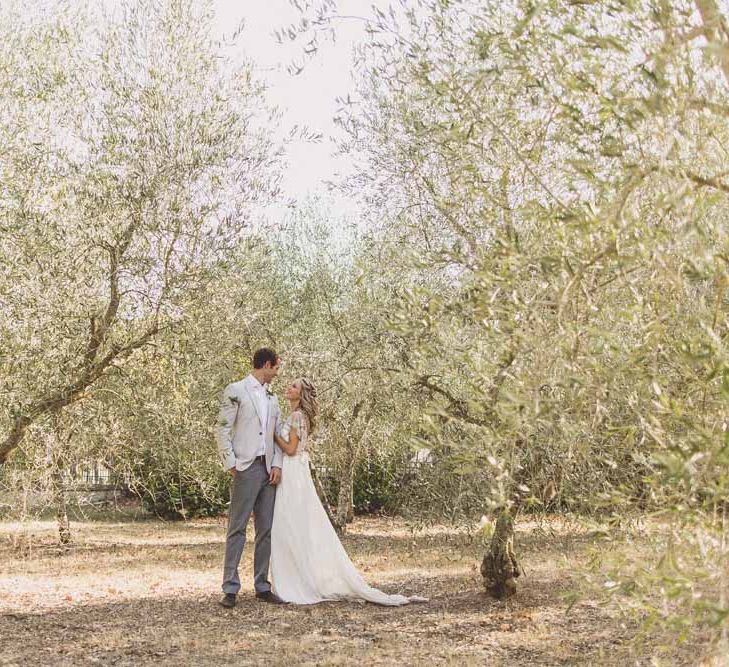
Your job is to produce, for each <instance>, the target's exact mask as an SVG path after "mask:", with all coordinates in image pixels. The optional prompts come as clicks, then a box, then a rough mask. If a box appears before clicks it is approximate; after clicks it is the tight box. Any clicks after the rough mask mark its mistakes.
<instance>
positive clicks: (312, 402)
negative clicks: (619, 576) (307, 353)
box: [271, 378, 427, 606]
mask: <svg viewBox="0 0 729 667" xmlns="http://www.w3.org/2000/svg"><path fill="white" fill-rule="evenodd" d="M284 396H285V397H286V398H287V399H288V401H289V404H290V406H291V415H290V416H289V418H288V419H287V420H286V423H285V424H284V425H283V427H282V429H281V434H280V435H277V436H276V443H277V444H278V446H279V447H280V448H281V449H282V450H283V451H284V453H285V454H286V456H284V460H283V468H282V471H281V483H280V484H279V486H278V489H277V490H276V504H275V505H274V510H273V527H272V528H271V579H272V584H273V591H274V593H275V594H276V595H277V596H278V597H280V598H281V599H282V600H285V601H287V602H294V603H296V604H315V603H317V602H323V601H325V600H338V599H342V598H359V599H363V600H368V601H369V602H374V603H376V604H382V605H389V606H397V605H403V604H408V603H409V602H426V601H427V600H426V599H425V598H420V597H405V596H404V595H388V594H386V593H383V592H382V591H379V590H377V589H376V588H372V587H371V586H368V585H367V583H366V582H365V580H364V579H363V578H362V575H360V573H359V572H358V571H357V569H356V568H355V566H354V565H353V564H352V561H351V560H350V559H349V556H347V552H346V551H345V550H344V547H342V543H341V542H340V541H339V538H338V537H337V534H336V533H335V532H334V528H332V525H331V523H329V518H328V517H327V514H326V512H325V511H324V507H322V504H321V502H320V501H319V496H318V495H317V493H316V489H315V488H314V483H313V481H312V479H311V472H310V471H309V452H308V438H309V435H310V434H311V433H313V432H314V430H315V429H316V426H317V416H318V404H317V400H316V389H315V388H314V385H313V384H312V383H311V382H310V381H309V380H307V379H306V378H300V379H298V380H295V381H294V382H293V383H292V384H291V386H290V387H289V388H288V389H287V390H286V393H285V394H284Z"/></svg>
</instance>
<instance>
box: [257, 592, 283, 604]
mask: <svg viewBox="0 0 729 667" xmlns="http://www.w3.org/2000/svg"><path fill="white" fill-rule="evenodd" d="M256 597H257V598H258V599H259V600H263V601H264V602H270V603H271V604H288V602H286V601H285V600H282V599H281V598H280V597H279V596H278V595H276V594H275V593H274V592H273V591H265V592H264V593H256Z"/></svg>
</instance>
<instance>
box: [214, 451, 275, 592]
mask: <svg viewBox="0 0 729 667" xmlns="http://www.w3.org/2000/svg"><path fill="white" fill-rule="evenodd" d="M275 500H276V487H275V486H271V485H270V484H269V483H268V472H267V471H266V465H265V463H261V462H260V461H254V462H253V463H252V464H251V466H250V467H249V468H246V469H245V470H236V472H235V476H234V477H233V483H232V485H231V489H230V511H229V514H228V536H227V538H226V541H225V564H224V565H223V592H224V593H238V591H239V590H240V577H239V576H238V564H239V563H240V557H241V555H242V554H243V547H244V546H245V543H246V526H247V525H248V519H249V518H250V516H251V512H253V520H254V525H255V528H256V548H255V551H254V555H253V572H254V580H253V582H254V586H255V588H256V592H257V593H264V592H265V591H270V590H271V584H270V583H269V582H268V563H269V561H270V559H271V524H272V523H273V504H274V501H275Z"/></svg>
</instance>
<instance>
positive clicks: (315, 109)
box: [214, 0, 389, 209]
mask: <svg viewBox="0 0 729 667" xmlns="http://www.w3.org/2000/svg"><path fill="white" fill-rule="evenodd" d="M338 5H339V13H340V14H342V15H349V16H363V17H365V16H366V17H369V16H371V14H372V6H373V5H376V6H378V7H380V8H382V9H385V8H387V6H388V5H389V0H374V1H373V0H339V3H338ZM214 7H215V10H216V15H217V19H216V20H217V24H218V29H219V31H220V34H221V35H224V36H228V37H230V36H231V35H232V34H233V32H234V31H235V30H236V28H237V27H238V25H239V24H240V22H241V21H242V20H244V21H245V26H246V27H245V29H244V31H243V33H242V35H241V37H240V38H239V42H240V46H241V48H242V49H243V50H244V52H245V54H246V56H247V57H249V58H250V59H252V60H253V61H254V62H255V64H256V69H257V72H258V74H259V77H260V78H262V79H264V80H265V81H266V82H267V84H268V86H269V90H268V99H269V100H270V101H271V102H272V103H273V104H275V105H276V106H278V107H279V108H280V109H281V110H282V112H283V122H282V128H281V132H282V133H288V131H289V129H290V128H291V127H293V126H294V125H305V126H307V127H308V128H310V129H311V130H314V131H317V132H320V133H321V134H322V135H323V139H322V141H321V142H320V143H319V144H311V143H305V142H303V141H298V142H296V143H294V144H293V145H292V146H291V148H290V150H289V155H288V162H289V166H288V168H287V171H286V174H285V178H284V183H283V188H284V190H285V193H286V194H287V195H288V196H290V197H293V198H296V199H301V198H302V197H304V196H306V194H307V193H313V192H322V191H324V190H325V186H324V183H323V182H324V181H325V180H327V179H333V178H335V176H336V174H337V172H343V171H344V172H346V170H347V166H348V165H347V164H346V162H345V161H344V160H343V159H342V158H339V159H335V158H334V157H333V156H332V153H333V151H334V142H333V141H332V140H331V137H332V136H333V135H334V134H335V133H336V132H337V129H336V128H335V126H334V123H333V122H332V118H333V116H334V113H335V111H336V108H337V104H336V97H337V96H342V97H346V95H347V93H348V92H350V91H351V90H352V78H351V75H350V70H351V60H352V58H351V56H352V49H353V47H354V45H355V44H356V43H357V42H358V41H360V40H362V39H363V38H365V30H364V28H365V24H364V22H363V21H357V20H341V21H338V22H337V25H336V33H337V38H336V42H335V43H332V42H331V41H329V40H322V43H321V46H320V50H319V52H318V53H317V54H316V56H315V57H314V58H313V59H312V60H311V61H309V62H308V63H307V65H306V67H305V68H304V70H303V72H302V73H301V74H299V75H297V76H294V75H291V74H289V73H288V72H287V66H288V65H289V64H290V63H291V62H292V61H293V60H294V59H298V60H299V61H301V58H300V56H301V50H302V48H303V43H302V42H294V43H289V42H286V43H284V44H279V43H278V42H277V41H276V39H275V36H274V31H275V30H276V29H278V28H281V27H282V26H284V25H289V24H292V23H298V20H299V19H300V15H299V13H298V12H297V11H296V10H295V9H294V8H293V7H292V5H291V4H290V2H289V0H265V1H263V2H257V1H252V0H250V1H246V0H214ZM336 208H344V209H346V208H347V206H346V202H342V201H339V202H338V203H337V204H336Z"/></svg>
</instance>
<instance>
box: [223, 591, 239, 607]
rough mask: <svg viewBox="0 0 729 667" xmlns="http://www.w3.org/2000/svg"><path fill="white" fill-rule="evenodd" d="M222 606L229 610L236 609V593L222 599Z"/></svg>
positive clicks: (226, 595)
mask: <svg viewBox="0 0 729 667" xmlns="http://www.w3.org/2000/svg"><path fill="white" fill-rule="evenodd" d="M220 604H221V606H223V607H227V608H228V609H230V608H232V607H235V593H226V594H225V595H223V597H222V598H220Z"/></svg>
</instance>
